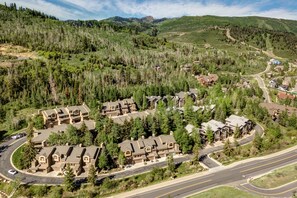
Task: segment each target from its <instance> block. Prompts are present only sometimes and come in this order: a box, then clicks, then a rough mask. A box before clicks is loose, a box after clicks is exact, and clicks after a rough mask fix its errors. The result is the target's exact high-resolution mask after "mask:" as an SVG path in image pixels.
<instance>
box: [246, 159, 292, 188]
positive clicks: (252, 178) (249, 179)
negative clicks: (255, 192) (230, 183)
mask: <svg viewBox="0 0 297 198" xmlns="http://www.w3.org/2000/svg"><path fill="white" fill-rule="evenodd" d="M293 164H296V162H292V163H290V164H286V165H284V166H281V167H278V168H275V169H273V170H270V171H269V172H266V173H263V174H260V175H256V176H254V177H250V178H248V179H247V183H248V184H249V185H251V186H253V187H254V188H257V189H260V190H267V191H269V190H277V189H280V188H283V187H285V186H287V185H290V184H293V183H297V180H295V181H291V182H288V183H286V184H283V185H281V186H277V187H274V188H261V187H258V186H255V185H253V184H252V183H251V181H252V180H254V179H258V178H260V177H263V176H265V175H268V174H270V173H272V172H273V171H275V170H278V169H281V168H283V167H286V166H291V165H293Z"/></svg>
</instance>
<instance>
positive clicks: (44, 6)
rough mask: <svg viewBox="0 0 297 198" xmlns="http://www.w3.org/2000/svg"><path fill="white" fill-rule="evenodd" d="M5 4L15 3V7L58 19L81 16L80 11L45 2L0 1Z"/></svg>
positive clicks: (30, 0)
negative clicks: (29, 9)
mask: <svg viewBox="0 0 297 198" xmlns="http://www.w3.org/2000/svg"><path fill="white" fill-rule="evenodd" d="M5 2H6V4H7V5H9V4H10V3H16V5H17V6H22V7H27V8H31V9H34V10H38V11H41V12H44V13H46V14H49V15H52V16H55V17H57V18H60V19H78V18H79V17H81V16H83V13H82V12H80V11H77V10H71V9H68V8H64V7H61V6H59V5H55V4H53V3H50V2H47V1H46V0H25V1H24V0H0V3H2V4H4V3H5Z"/></svg>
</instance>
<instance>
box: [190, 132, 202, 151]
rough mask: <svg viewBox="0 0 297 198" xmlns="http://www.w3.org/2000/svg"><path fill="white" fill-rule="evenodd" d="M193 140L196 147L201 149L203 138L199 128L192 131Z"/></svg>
mask: <svg viewBox="0 0 297 198" xmlns="http://www.w3.org/2000/svg"><path fill="white" fill-rule="evenodd" d="M192 139H193V141H194V145H197V147H198V148H201V146H202V144H201V137H200V133H199V131H198V129H197V128H194V129H193V131H192Z"/></svg>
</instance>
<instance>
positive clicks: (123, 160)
mask: <svg viewBox="0 0 297 198" xmlns="http://www.w3.org/2000/svg"><path fill="white" fill-rule="evenodd" d="M118 163H119V165H121V166H124V165H125V163H126V157H125V155H124V153H123V151H120V153H119V157H118Z"/></svg>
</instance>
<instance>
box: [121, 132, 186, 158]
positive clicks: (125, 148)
mask: <svg viewBox="0 0 297 198" xmlns="http://www.w3.org/2000/svg"><path fill="white" fill-rule="evenodd" d="M119 147H120V149H121V151H122V152H124V155H125V157H126V163H128V164H136V163H144V162H146V161H151V160H156V159H158V158H160V157H166V156H168V155H169V154H178V153H180V150H179V145H178V144H177V143H176V141H175V139H174V137H173V136H172V135H160V136H157V137H149V138H146V139H145V138H140V139H138V140H125V141H124V142H122V143H120V144H119Z"/></svg>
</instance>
